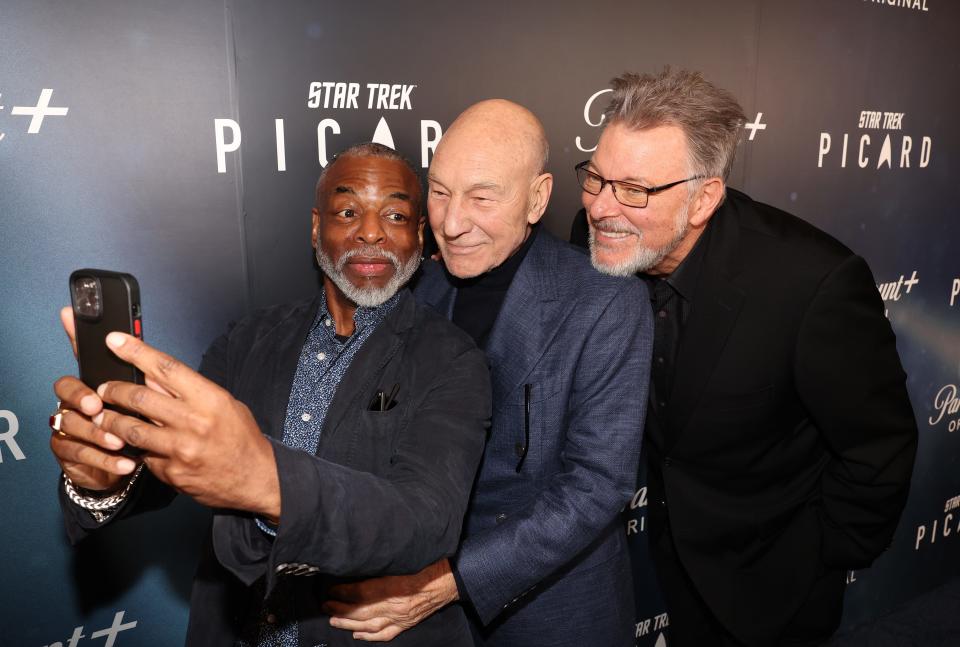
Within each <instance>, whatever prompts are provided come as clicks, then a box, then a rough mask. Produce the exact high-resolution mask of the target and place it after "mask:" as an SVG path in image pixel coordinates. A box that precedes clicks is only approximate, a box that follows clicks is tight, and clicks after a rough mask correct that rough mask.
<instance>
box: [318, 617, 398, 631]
mask: <svg viewBox="0 0 960 647" xmlns="http://www.w3.org/2000/svg"><path fill="white" fill-rule="evenodd" d="M391 624H393V622H392V621H391V620H390V619H389V618H384V617H380V616H378V617H375V618H369V619H367V620H353V619H350V618H343V617H340V616H336V617H333V618H330V626H331V627H336V628H337V629H343V630H344V631H362V632H364V633H370V634H375V633H377V632H378V631H382V630H383V629H385V628H387V627H389V626H390V625H391Z"/></svg>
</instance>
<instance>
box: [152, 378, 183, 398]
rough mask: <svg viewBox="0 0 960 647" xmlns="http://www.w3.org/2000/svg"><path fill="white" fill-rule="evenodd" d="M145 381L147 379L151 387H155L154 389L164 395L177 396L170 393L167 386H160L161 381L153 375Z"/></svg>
mask: <svg viewBox="0 0 960 647" xmlns="http://www.w3.org/2000/svg"><path fill="white" fill-rule="evenodd" d="M145 381H146V384H147V386H149V387H150V388H151V389H153V390H154V391H156V392H157V393H162V394H164V395H168V396H170V397H171V398H175V397H176V396H175V395H174V394H173V393H170V391H167V390H166V389H165V388H163V387H162V386H160V383H159V382H157V381H156V380H154V379H153V378H152V377H148V378H146V380H145Z"/></svg>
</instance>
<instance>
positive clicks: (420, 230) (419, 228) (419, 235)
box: [417, 216, 427, 249]
mask: <svg viewBox="0 0 960 647" xmlns="http://www.w3.org/2000/svg"><path fill="white" fill-rule="evenodd" d="M426 224H427V217H426V216H420V222H419V223H418V224H417V239H418V240H419V241H420V249H423V228H424V226H425V225H426Z"/></svg>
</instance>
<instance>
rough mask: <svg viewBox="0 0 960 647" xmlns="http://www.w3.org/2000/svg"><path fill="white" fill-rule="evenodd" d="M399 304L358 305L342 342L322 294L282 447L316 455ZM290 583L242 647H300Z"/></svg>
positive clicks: (253, 624)
mask: <svg viewBox="0 0 960 647" xmlns="http://www.w3.org/2000/svg"><path fill="white" fill-rule="evenodd" d="M399 301H400V294H399V293H397V294H395V295H393V296H392V297H390V299H388V300H387V301H386V302H384V303H383V304H381V305H379V306H377V307H375V308H363V307H358V308H357V310H356V312H355V313H354V315H353V322H354V331H353V335H351V336H350V337H347V338H344V337H338V336H337V334H336V325H335V322H334V319H333V315H331V314H330V311H329V309H328V308H327V298H326V294H325V293H324V292H322V291H321V293H320V307H319V308H318V309H317V317H316V319H314V321H313V325H312V326H311V327H310V332H309V333H308V334H307V339H306V341H304V343H303V349H302V350H301V351H300V360H299V361H298V362H297V372H296V375H295V377H294V378H293V386H292V387H291V389H290V399H289V400H288V401H287V417H286V420H285V421H284V424H283V444H284V445H286V446H288V447H293V448H294V449H301V450H303V451H305V452H307V453H309V454H316V452H317V447H318V445H319V443H320V431H321V430H322V428H323V421H324V419H325V418H326V415H327V409H328V408H329V407H330V403H331V402H332V401H333V396H334V394H335V393H336V392H337V387H338V386H339V385H340V381H341V380H342V379H343V376H344V375H346V373H347V369H348V368H350V364H351V363H352V362H353V357H354V355H356V353H357V351H358V350H360V348H361V347H362V346H363V344H364V342H366V340H367V338H369V337H370V334H371V333H373V331H374V330H376V328H377V326H379V325H380V323H381V322H382V321H383V320H384V318H385V317H386V316H387V314H388V313H389V312H390V311H391V310H393V309H394V308H395V307H396V305H397V303H398V302H399ZM371 396H372V394H371ZM257 524H258V525H259V526H260V528H261V529H262V530H263V531H264V532H266V533H267V534H269V535H271V536H274V537H275V536H276V531H275V530H274V529H273V528H271V527H270V526H268V525H267V524H265V523H264V522H263V521H261V520H257ZM288 585H289V582H288V581H286V579H285V578H281V579H280V580H279V581H278V583H277V586H276V588H275V590H274V591H273V593H271V595H270V598H269V599H267V600H264V602H263V607H262V609H261V612H260V614H259V616H258V617H256V618H255V619H251V621H250V622H248V623H247V626H246V629H245V631H243V633H242V635H243V639H242V640H240V641H239V642H238V645H240V647H249V646H250V645H257V647H298V645H299V632H298V627H297V621H296V615H295V611H294V608H295V607H294V600H293V595H292V587H290V586H288Z"/></svg>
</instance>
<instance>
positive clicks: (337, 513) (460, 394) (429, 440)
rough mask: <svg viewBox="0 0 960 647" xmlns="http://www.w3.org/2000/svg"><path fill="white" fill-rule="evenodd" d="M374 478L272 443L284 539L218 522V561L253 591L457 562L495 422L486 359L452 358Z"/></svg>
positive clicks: (248, 521)
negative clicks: (286, 582)
mask: <svg viewBox="0 0 960 647" xmlns="http://www.w3.org/2000/svg"><path fill="white" fill-rule="evenodd" d="M448 362H449V363H448V364H447V366H446V368H445V369H444V370H441V371H439V372H438V375H437V378H436V379H435V380H434V381H433V383H432V384H429V385H426V387H425V392H424V396H423V398H422V399H420V400H418V402H419V406H418V408H417V410H416V411H415V412H413V414H412V415H411V417H410V420H409V422H408V423H407V426H406V428H404V429H403V430H402V433H401V436H400V441H399V443H398V445H397V449H396V452H395V453H394V455H393V458H392V459H391V464H392V467H391V469H390V470H388V472H387V473H386V475H374V474H371V473H369V472H364V471H359V470H356V469H352V468H350V467H346V466H344V465H340V464H337V463H333V462H331V461H328V460H324V459H322V458H318V457H317V456H314V455H311V454H308V453H306V452H303V451H299V450H294V449H291V448H289V447H286V446H285V445H283V444H282V443H279V442H275V441H274V443H273V448H274V453H275V456H276V461H277V472H278V474H279V477H280V491H281V501H282V504H281V506H282V510H281V515H280V524H279V526H278V528H277V534H276V537H275V538H272V537H269V536H268V535H267V534H266V533H264V532H263V530H261V529H260V528H259V527H258V526H257V524H256V523H255V520H254V519H252V518H251V517H249V516H244V515H242V514H237V513H219V514H217V515H215V516H214V522H213V544H214V550H215V552H216V555H217V559H218V560H219V561H220V563H221V564H223V565H224V566H225V567H226V568H227V569H228V570H230V571H231V572H233V573H234V574H235V575H236V576H237V577H238V578H239V579H240V580H241V581H243V582H245V583H247V584H249V583H252V582H254V581H255V580H257V579H258V578H260V577H262V576H266V581H267V591H268V592H269V591H270V590H271V589H272V588H273V586H274V584H275V582H276V578H277V576H278V575H307V574H314V573H323V574H328V575H334V576H357V577H360V576H374V575H396V574H406V573H413V572H416V571H419V570H420V569H422V568H423V567H425V566H427V565H429V564H431V563H433V562H435V561H436V560H438V559H440V558H442V557H444V556H448V555H451V554H453V552H454V551H455V550H456V547H457V542H458V541H459V537H460V530H461V524H462V521H463V516H464V513H465V511H466V505H467V500H468V498H469V494H470V487H471V485H472V483H473V478H474V475H475V473H476V469H477V465H478V464H479V461H480V457H481V455H482V452H483V444H484V439H485V434H486V429H487V427H488V426H489V419H490V397H491V396H490V377H489V372H488V370H487V365H486V360H485V358H484V355H483V353H482V352H481V351H479V350H478V349H476V348H470V349H469V350H466V351H464V352H462V353H460V354H459V355H457V356H455V357H451V358H449V359H448Z"/></svg>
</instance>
